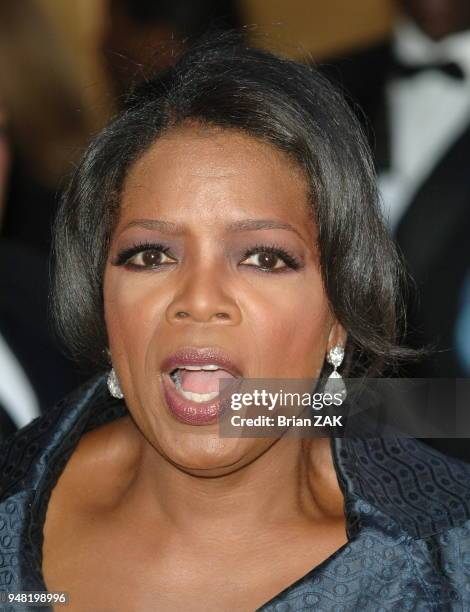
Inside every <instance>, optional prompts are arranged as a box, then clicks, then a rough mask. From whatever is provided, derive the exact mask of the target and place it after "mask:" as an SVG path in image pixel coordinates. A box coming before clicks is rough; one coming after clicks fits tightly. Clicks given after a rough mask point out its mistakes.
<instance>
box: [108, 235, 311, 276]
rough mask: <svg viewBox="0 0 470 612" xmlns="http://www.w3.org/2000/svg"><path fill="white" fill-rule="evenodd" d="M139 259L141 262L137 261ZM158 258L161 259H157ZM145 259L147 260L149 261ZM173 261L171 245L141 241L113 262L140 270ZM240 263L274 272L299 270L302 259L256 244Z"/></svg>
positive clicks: (275, 246)
mask: <svg viewBox="0 0 470 612" xmlns="http://www.w3.org/2000/svg"><path fill="white" fill-rule="evenodd" d="M261 255H264V256H265V258H264V260H263V261H261V262H260V256H261ZM266 256H267V258H266ZM254 257H255V258H256V257H258V262H259V265H253V263H251V264H249V263H244V262H245V261H246V260H248V259H253V258H254ZM163 258H167V259H169V260H170V261H168V262H163V261H161V259H163ZM139 259H140V261H141V263H137V260H139ZM157 259H158V260H159V261H157ZM132 260H134V261H132ZM145 260H147V262H146V261H145ZM263 262H264V264H272V263H273V262H274V263H275V265H274V266H272V267H271V266H270V265H265V266H263V265H262V264H263ZM279 262H282V264H283V265H282V266H278V263H279ZM172 263H177V261H176V258H175V257H173V256H172V255H171V249H170V247H169V246H165V245H163V244H161V243H153V242H144V243H139V244H136V245H134V246H131V247H129V248H127V249H123V250H122V251H120V252H119V253H118V254H117V256H116V258H115V259H114V261H112V264H113V265H115V266H125V267H127V268H130V269H133V270H138V271H143V270H154V269H158V268H163V267H164V266H167V265H169V264H172ZM240 264H241V265H243V266H245V267H251V268H255V269H257V270H259V271H260V272H264V273H266V272H268V273H273V274H276V273H282V272H286V271H290V270H299V269H300V268H301V267H302V261H301V260H300V259H299V258H297V257H296V256H295V255H293V254H292V253H291V252H289V251H287V250H286V249H285V248H284V247H281V246H279V245H277V244H256V245H254V246H253V247H250V248H249V249H246V250H245V251H244V253H243V255H242V259H241V261H240Z"/></svg>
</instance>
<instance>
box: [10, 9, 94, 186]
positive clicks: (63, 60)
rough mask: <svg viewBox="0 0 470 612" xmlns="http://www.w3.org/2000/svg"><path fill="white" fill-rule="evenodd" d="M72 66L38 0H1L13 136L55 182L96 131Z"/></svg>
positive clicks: (35, 168) (40, 174) (43, 176)
mask: <svg viewBox="0 0 470 612" xmlns="http://www.w3.org/2000/svg"><path fill="white" fill-rule="evenodd" d="M71 66H72V63H71V62H70V61H69V60H68V57H67V50H66V49H64V48H63V46H62V45H61V44H60V43H59V40H58V38H57V36H56V33H55V31H54V29H53V28H52V26H51V24H50V23H49V22H48V20H47V18H46V17H45V15H44V14H43V13H42V11H41V10H40V8H39V7H38V6H37V5H36V4H35V2H34V1H33V0H15V1H5V2H0V100H1V104H2V107H3V109H4V111H5V114H6V118H7V122H8V131H9V137H10V139H11V144H12V145H13V146H14V147H15V148H16V149H17V150H18V151H19V152H20V154H21V155H22V157H23V158H24V159H25V161H26V163H27V164H28V167H29V170H30V171H31V172H32V173H33V174H34V175H35V176H36V177H37V178H38V179H40V180H41V182H43V183H45V184H49V185H50V186H54V185H55V184H56V182H57V180H58V179H59V178H60V177H61V176H63V175H64V173H66V172H68V171H69V169H70V164H71V162H73V160H74V159H75V158H76V157H77V155H78V154H79V153H80V150H81V148H82V147H83V145H84V144H85V143H86V141H87V139H88V137H89V133H90V129H91V127H90V126H91V123H90V121H89V119H88V117H87V114H86V113H84V112H83V109H84V104H82V95H81V91H80V87H79V85H78V82H77V79H76V78H75V73H74V70H73V69H72V67H71Z"/></svg>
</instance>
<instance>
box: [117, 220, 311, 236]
mask: <svg viewBox="0 0 470 612" xmlns="http://www.w3.org/2000/svg"><path fill="white" fill-rule="evenodd" d="M131 227H143V228H144V229H149V230H158V231H160V232H162V233H163V234H170V235H181V234H183V233H184V231H185V226H184V225H183V224H181V223H173V222H171V221H161V220H159V219H134V220H133V221H130V222H129V223H128V224H127V225H126V226H125V227H124V229H128V228H131ZM226 229H227V230H228V231H229V232H246V231H255V230H264V229H283V230H287V231H289V232H293V233H294V234H297V236H299V237H300V238H302V235H301V234H300V232H299V231H298V230H296V229H295V227H293V226H292V225H291V224H290V223H287V222H285V221H278V220H277V219H242V220H240V221H231V222H230V223H228V224H227V225H226ZM302 239H303V238H302Z"/></svg>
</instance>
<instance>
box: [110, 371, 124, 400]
mask: <svg viewBox="0 0 470 612" xmlns="http://www.w3.org/2000/svg"><path fill="white" fill-rule="evenodd" d="M107 383H108V390H109V392H110V393H111V395H112V396H113V397H115V398H116V399H122V398H123V397H124V394H123V392H122V391H121V387H120V385H119V380H118V377H117V376H116V372H115V371H114V368H111V370H110V372H109V374H108V379H107Z"/></svg>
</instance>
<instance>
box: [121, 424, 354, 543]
mask: <svg viewBox="0 0 470 612" xmlns="http://www.w3.org/2000/svg"><path fill="white" fill-rule="evenodd" d="M136 442H137V443H138V445H139V450H138V452H137V453H136V454H135V455H134V466H133V469H132V470H130V472H129V471H127V473H132V480H131V484H130V486H129V487H128V488H127V490H126V495H125V500H123V502H124V503H125V502H128V503H129V504H130V507H131V508H132V509H133V512H135V511H136V505H137V507H138V508H139V509H140V510H141V511H142V512H143V513H145V515H146V516H147V517H149V520H158V521H159V524H162V523H163V524H166V525H167V526H168V528H170V529H171V528H175V529H176V530H177V531H178V533H181V534H183V533H184V534H185V536H186V537H191V536H193V537H194V538H197V537H198V534H201V533H202V534H204V538H207V535H208V533H211V532H213V533H214V535H215V536H216V535H217V534H219V535H220V532H221V530H223V531H224V533H225V534H227V532H232V533H233V534H234V535H235V536H236V537H240V534H243V533H245V534H247V537H249V536H248V534H250V533H253V532H256V531H257V530H258V529H259V528H260V527H261V526H262V528H263V529H264V530H265V529H266V526H267V525H269V526H270V528H271V527H273V528H274V527H276V526H282V525H284V526H289V523H290V524H292V521H315V522H317V521H322V520H331V519H332V518H333V519H338V518H339V517H342V514H343V496H342V493H341V491H340V489H339V485H338V481H337V477H336V472H335V469H334V466H333V462H332V455H331V449H330V441H329V439H325V438H322V439H320V438H318V439H312V440H302V439H298V438H294V437H283V438H280V439H279V440H277V441H276V442H275V443H274V444H272V445H271V446H270V447H269V448H268V449H267V450H266V451H265V452H264V453H263V454H262V455H261V456H259V457H258V458H257V459H255V460H254V461H252V462H251V463H250V464H249V465H246V466H244V467H242V468H239V469H237V470H236V471H234V472H232V473H229V474H225V475H223V476H217V477H209V478H208V477H202V476H195V475H193V474H190V473H188V472H185V471H184V470H182V469H180V468H178V467H176V466H175V465H173V464H172V463H171V462H170V461H168V459H166V458H165V457H163V456H162V455H161V454H160V453H159V452H158V451H157V450H155V449H154V448H153V447H152V446H151V445H150V444H149V443H148V442H147V441H146V440H145V438H144V437H143V436H142V435H141V434H140V432H138V433H136Z"/></svg>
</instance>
